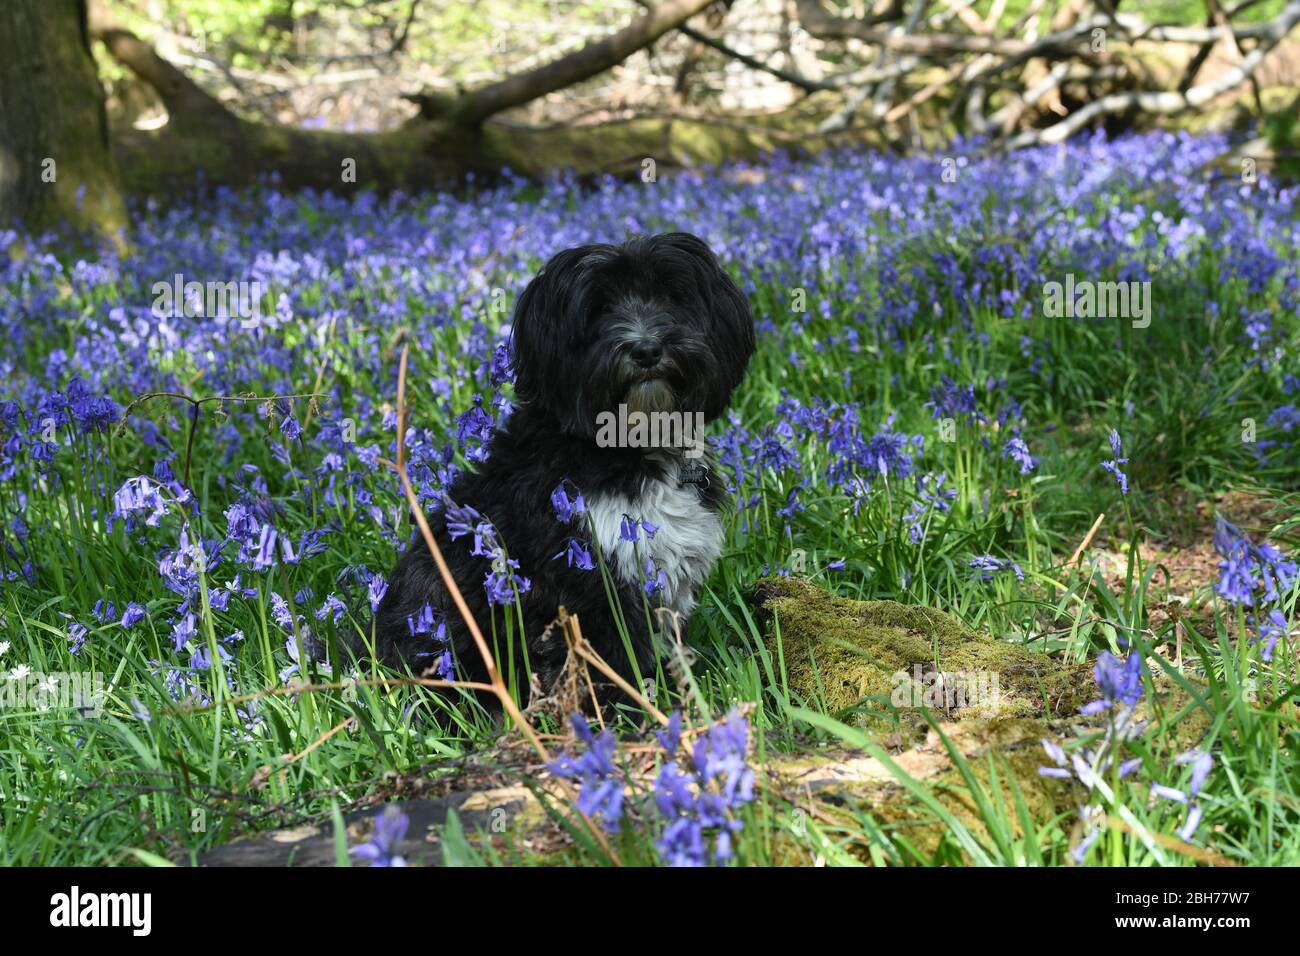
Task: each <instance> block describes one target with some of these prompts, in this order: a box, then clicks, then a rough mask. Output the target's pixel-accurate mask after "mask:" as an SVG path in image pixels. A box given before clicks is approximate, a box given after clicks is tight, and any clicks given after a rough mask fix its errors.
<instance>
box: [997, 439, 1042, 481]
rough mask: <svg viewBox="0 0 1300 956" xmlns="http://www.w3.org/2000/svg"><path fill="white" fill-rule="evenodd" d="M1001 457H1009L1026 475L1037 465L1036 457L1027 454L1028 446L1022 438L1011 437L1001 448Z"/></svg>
mask: <svg viewBox="0 0 1300 956" xmlns="http://www.w3.org/2000/svg"><path fill="white" fill-rule="evenodd" d="M1002 457H1003V458H1004V459H1005V458H1010V459H1012V460H1013V461H1015V462H1016V464H1018V465H1019V466H1020V473H1021V474H1022V475H1027V474H1029V473H1030V472H1031V471H1033V470H1034V468H1036V467H1037V466H1038V459H1037V458H1035V457H1034V456H1033V455H1031V454H1029V446H1028V445H1026V444H1025V443H1024V441H1023V440H1022V439H1019V438H1012V439H1010V440H1008V441H1007V443H1006V445H1005V446H1003V448H1002Z"/></svg>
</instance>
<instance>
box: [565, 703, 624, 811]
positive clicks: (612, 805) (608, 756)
mask: <svg viewBox="0 0 1300 956" xmlns="http://www.w3.org/2000/svg"><path fill="white" fill-rule="evenodd" d="M570 722H571V723H572V725H573V730H574V733H576V734H577V735H578V740H579V741H580V742H581V743H582V744H583V745H584V746H585V748H586V750H585V751H584V752H583V753H581V754H579V755H578V756H577V757H570V756H569V755H568V754H567V753H566V754H562V755H561V756H560V757H559V758H558V759H557V760H554V761H552V762H551V763H549V764H547V767H548V768H549V769H550V771H551V772H552V773H554V774H555V775H556V776H557V777H563V778H564V779H566V780H573V781H576V782H577V783H578V784H579V787H580V789H579V792H578V802H577V806H578V809H579V810H581V811H582V812H583V813H585V814H586V815H587V816H589V817H591V818H592V819H593V820H597V821H599V822H600V824H601V826H602V827H604V828H605V829H606V830H608V831H610V832H611V833H612V832H614V831H615V830H617V829H618V828H619V823H620V822H621V821H622V819H623V777H622V774H621V773H620V771H619V768H618V766H617V765H616V764H615V763H614V756H615V753H616V752H617V750H618V741H617V740H616V739H615V738H614V735H613V734H612V733H611V732H610V731H609V730H604V731H601V734H600V736H599V737H597V736H595V734H593V733H592V731H591V726H590V725H589V724H588V723H587V721H586V719H585V718H584V717H583V716H582V715H581V714H574V715H573V716H572V717H571V718H570Z"/></svg>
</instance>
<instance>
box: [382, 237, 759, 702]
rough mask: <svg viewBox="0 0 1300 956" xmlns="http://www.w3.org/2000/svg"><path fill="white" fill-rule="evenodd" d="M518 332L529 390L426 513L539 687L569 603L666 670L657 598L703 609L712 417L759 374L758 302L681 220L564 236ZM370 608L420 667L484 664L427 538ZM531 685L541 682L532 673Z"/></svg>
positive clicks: (517, 348) (624, 652) (618, 654)
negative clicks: (586, 237) (481, 453)
mask: <svg viewBox="0 0 1300 956" xmlns="http://www.w3.org/2000/svg"><path fill="white" fill-rule="evenodd" d="M512 337H513V338H512V341H513V364H514V368H515V375H516V379H515V391H516V398H517V407H516V408H515V410H514V411H513V413H512V414H511V415H510V417H509V418H508V419H507V421H506V422H505V423H504V425H503V426H502V427H501V429H500V430H499V431H498V432H496V433H495V434H494V435H493V437H492V438H491V439H490V440H489V442H488V445H487V448H486V451H487V459H486V461H485V462H484V464H483V465H482V466H481V467H480V469H479V470H478V471H477V472H463V473H461V475H460V476H459V477H458V478H457V479H456V480H455V481H454V482H453V484H452V486H451V487H450V488H449V489H448V490H447V494H446V496H445V498H444V506H443V508H441V509H440V510H438V511H436V512H434V513H432V514H430V515H429V525H430V528H431V529H432V530H433V533H434V535H435V536H436V538H437V541H438V545H439V547H440V548H441V549H442V553H443V554H444V555H445V557H446V560H447V563H448V566H449V568H450V570H451V573H452V576H453V577H454V578H455V580H456V583H457V585H458V586H459V588H460V590H461V592H462V593H463V594H464V596H465V600H466V602H467V603H468V605H469V607H470V610H471V611H472V613H473V614H474V617H475V619H476V621H477V623H478V625H479V627H480V629H481V630H482V632H483V634H484V635H485V637H486V638H487V640H488V642H489V643H490V644H492V643H494V641H495V648H496V653H497V655H498V661H499V664H500V666H501V668H502V669H503V671H504V670H507V669H509V668H511V667H513V669H514V673H515V674H516V675H522V674H523V673H524V670H523V669H522V667H521V665H523V664H524V663H525V661H526V664H527V667H528V669H529V670H531V672H532V673H533V674H534V675H535V676H536V677H537V678H538V680H539V681H540V685H541V687H542V688H543V689H549V688H550V687H551V686H552V684H553V682H554V680H555V678H556V677H557V675H558V674H559V671H560V669H561V668H562V666H563V664H564V660H565V657H566V653H567V651H566V646H565V642H564V639H563V638H562V637H561V636H560V635H559V633H558V631H557V632H556V633H554V635H553V636H550V637H548V638H546V639H543V632H544V631H545V630H546V628H547V625H548V624H550V623H551V622H552V621H553V620H554V619H555V616H556V609H557V608H558V607H559V606H560V605H563V606H564V607H566V608H567V609H568V610H569V612H570V613H572V614H576V615H577V616H578V618H579V622H580V624H581V626H582V630H583V634H584V636H585V637H586V638H587V639H588V640H589V641H590V642H591V643H592V645H593V646H594V647H595V649H596V650H597V652H598V653H600V654H601V656H602V657H604V658H605V659H606V660H607V661H609V662H610V663H611V664H612V665H613V666H615V668H616V669H618V670H619V672H620V673H621V674H622V675H623V676H625V677H627V678H628V679H629V680H632V679H633V676H634V674H635V673H636V672H637V671H639V673H640V675H641V676H642V677H649V676H653V675H654V673H655V663H656V652H655V643H656V637H655V636H656V634H657V633H658V628H659V627H660V622H658V621H656V620H655V618H656V617H658V615H657V614H656V613H655V610H654V609H655V608H656V607H667V608H671V609H672V610H674V611H677V612H679V613H680V615H681V617H682V618H683V619H684V618H686V617H688V616H689V615H690V613H691V610H692V609H693V608H694V606H695V596H696V593H697V591H698V589H699V587H700V586H701V584H702V583H703V581H704V580H705V578H706V577H707V576H708V574H709V572H710V570H711V568H712V566H713V564H714V562H715V561H716V560H717V558H718V556H719V554H720V552H721V549H722V538H723V528H722V522H721V520H720V518H719V514H718V513H719V510H720V509H721V507H722V506H723V504H724V503H725V497H726V496H725V494H724V491H723V489H722V482H721V481H720V480H719V479H718V478H717V477H716V476H715V475H714V474H713V472H712V471H711V468H710V465H709V463H708V458H707V455H704V454H702V451H703V448H704V445H703V442H704V438H703V435H701V434H699V433H698V427H699V426H702V425H703V423H704V422H707V421H712V420H713V419H715V418H717V417H718V416H719V415H721V414H722V413H723V411H724V410H725V409H726V407H727V404H728V402H729V401H730V398H731V394H732V391H733V390H734V389H735V388H736V386H737V385H739V384H740V381H741V379H742V378H743V376H744V374H745V367H746V365H747V364H748V362H749V358H750V355H751V354H752V353H753V350H754V328H753V319H752V317H751V315H750V310H749V304H748V303H747V301H746V300H745V297H744V295H743V294H742V293H741V291H740V289H739V288H737V286H736V284H735V283H734V282H733V281H732V280H731V279H730V278H729V277H728V276H727V275H726V274H725V273H724V272H723V271H722V269H721V268H720V267H719V265H718V261H717V259H716V258H715V257H714V255H713V253H712V251H711V250H710V249H709V247H708V246H707V245H706V244H705V243H704V242H702V241H701V240H699V239H697V238H696V237H694V236H692V235H689V234H687V233H681V232H678V233H668V234H665V235H660V236H653V237H649V238H638V239H633V240H631V241H629V242H627V243H625V244H623V245H622V246H613V245H587V246H580V247H578V248H575V249H568V250H566V251H564V252H561V253H559V254H558V255H556V256H555V257H554V258H552V259H551V260H550V261H549V262H548V263H547V264H546V266H545V268H544V269H543V270H542V271H541V272H540V273H539V274H538V275H537V276H536V277H535V278H534V279H533V280H532V281H531V282H530V283H529V284H528V287H527V289H525V290H524V293H523V296H522V297H521V298H520V299H519V302H518V305H517V307H516V309H515V314H514V319H513V331H512ZM647 420H649V421H651V422H657V423H658V425H659V427H658V428H657V429H656V430H657V431H658V433H659V434H658V438H659V440H658V441H657V443H654V442H655V436H654V432H653V431H651V430H650V429H643V430H642V431H641V432H640V433H638V432H637V430H636V423H637V422H641V423H644V422H646V421H647ZM620 423H622V424H625V425H626V426H627V427H626V428H625V429H624V430H623V432H622V433H620V432H619V427H618V426H619V424H620ZM665 432H666V433H667V440H663V439H664V438H665ZM584 505H585V510H584ZM469 509H472V510H469ZM565 519H567V520H565ZM484 522H488V523H490V526H485V525H484ZM503 547H504V550H503ZM588 556H589V557H588ZM602 564H603V565H604V567H605V568H607V570H608V575H609V577H610V580H611V582H612V585H613V592H614V595H615V597H616V599H617V602H618V605H619V607H618V608H617V615H618V617H621V619H622V622H623V630H622V631H620V629H619V627H618V625H617V623H616V611H615V608H614V607H613V606H612V602H611V601H610V600H609V596H608V594H607V591H606V586H605V578H604V576H603V575H602V572H601V565H602ZM587 567H589V568H590V569H587V570H584V568H587ZM485 578H488V579H489V580H488V582H487V586H485ZM521 578H526V579H527V582H528V583H524V582H523V581H521ZM491 592H496V594H495V596H494V595H493V594H492V593H491ZM516 596H517V597H518V600H519V606H520V608H521V609H522V617H523V633H524V635H525V638H524V640H523V641H522V642H521V640H520V638H519V625H518V618H517V612H516V611H515V608H514V598H515V597H516ZM430 612H432V613H430ZM507 618H509V619H510V621H509V626H510V627H511V628H512V629H513V632H512V633H513V637H512V640H511V641H510V642H509V644H510V645H512V646H510V647H507V643H508V642H507V640H506V633H507V630H506V629H507ZM374 623H375V637H376V648H375V650H376V652H377V656H378V657H379V659H380V660H382V661H384V662H385V663H388V664H390V665H394V666H400V665H401V664H403V663H404V664H406V665H408V666H410V667H411V669H412V671H414V672H415V673H420V672H422V671H425V670H427V669H429V668H430V667H437V664H438V662H439V661H441V663H442V667H441V668H440V669H441V670H443V672H444V673H446V672H447V671H448V670H449V668H448V667H447V665H448V664H451V663H454V670H455V674H456V676H457V677H458V678H459V679H461V680H483V679H485V676H486V672H485V668H484V665H483V663H482V660H481V657H480V655H479V653H478V651H477V649H476V648H475V646H474V642H473V639H472V637H471V636H470V633H469V631H468V629H467V628H466V627H465V625H464V622H463V621H462V620H461V618H460V615H459V614H458V613H457V611H456V609H455V606H454V605H453V604H452V602H451V600H450V598H449V596H448V593H447V590H446V588H445V587H444V586H443V581H442V578H441V576H440V575H439V573H438V569H437V566H436V565H435V564H434V562H433V559H432V557H431V556H430V555H429V553H428V550H427V549H426V547H425V546H424V543H423V542H422V541H421V540H419V539H418V538H416V539H415V540H414V541H413V543H412V544H411V545H410V547H409V548H408V549H407V551H406V553H405V554H404V555H403V556H402V558H401V559H400V560H399V561H398V563H397V567H396V568H395V569H394V570H393V573H392V574H391V575H390V577H389V581H388V589H387V591H386V592H385V594H384V597H383V599H382V601H381V602H380V604H379V606H378V609H377V611H376V614H375V619H374ZM681 623H684V620H683V621H682V622H681ZM494 633H495V635H496V637H495V639H494V637H493V634H494ZM624 634H626V635H627V637H628V638H629V639H630V640H629V641H628V642H626V643H625V640H624V636H623V635H624ZM629 645H630V646H629ZM448 651H449V652H450V657H448ZM629 651H630V653H629ZM525 654H526V658H525V656H524V655H525ZM634 664H635V667H634V666H633V665H634ZM517 685H518V687H519V688H520V690H521V691H522V692H523V693H524V694H526V693H527V685H528V681H527V679H526V678H523V679H519V680H518V681H517Z"/></svg>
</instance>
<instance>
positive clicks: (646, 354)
mask: <svg viewBox="0 0 1300 956" xmlns="http://www.w3.org/2000/svg"><path fill="white" fill-rule="evenodd" d="M663 357H664V347H663V346H662V345H660V344H659V343H658V342H656V341H654V340H653V339H642V340H641V341H640V342H638V343H637V344H636V345H634V346H632V361H633V362H636V364H637V365H640V366H641V367H642V368H654V367H655V366H656V365H658V364H659V360H660V359H661V358H663Z"/></svg>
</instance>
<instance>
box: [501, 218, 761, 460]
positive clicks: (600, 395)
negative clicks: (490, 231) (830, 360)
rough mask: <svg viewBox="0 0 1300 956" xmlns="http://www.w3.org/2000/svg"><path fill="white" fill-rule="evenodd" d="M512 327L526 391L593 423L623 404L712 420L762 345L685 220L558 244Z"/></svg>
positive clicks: (534, 400)
mask: <svg viewBox="0 0 1300 956" xmlns="http://www.w3.org/2000/svg"><path fill="white" fill-rule="evenodd" d="M512 336H513V349H514V365H515V392H516V394H517V396H518V398H519V400H520V401H521V402H528V403H531V404H534V405H537V406H541V407H543V408H545V409H547V410H549V411H550V412H552V413H553V414H554V415H555V416H556V417H557V418H558V419H559V421H560V423H561V426H562V427H563V428H564V429H565V430H566V431H568V432H570V433H573V434H583V435H594V434H595V431H596V422H597V416H598V415H599V414H600V413H601V412H611V411H614V410H616V409H617V408H618V406H619V405H626V406H627V408H628V410H629V411H643V412H659V411H663V412H681V413H686V414H692V415H693V414H695V413H702V414H703V415H704V420H705V421H711V420H712V419H714V418H717V417H718V416H719V415H721V414H722V412H723V411H724V410H725V409H726V407H727V403H728V402H729V401H730V400H731V393H732V391H733V390H734V389H735V388H736V386H737V385H739V384H740V380H741V379H742V378H743V377H744V374H745V366H746V365H747V364H748V363H749V357H750V355H751V354H752V353H753V351H754V322H753V318H752V316H751V315H750V311H749V303H748V302H747V301H746V300H745V296H744V295H743V294H742V293H741V291H740V289H739V288H737V286H736V284H735V282H733V281H732V280H731V278H730V277H729V276H728V275H727V274H726V273H724V272H723V271H722V269H721V268H720V267H719V265H718V260H717V258H716V257H715V256H714V255H713V252H712V251H711V250H710V249H709V247H708V246H707V245H705V244H704V243H703V242H702V241H700V240H699V239H697V238H696V237H695V236H692V235H690V234H688V233H684V232H672V233H665V234H663V235H660V236H652V237H648V238H642V239H633V240H630V241H628V242H626V243H624V244H623V245H621V246H613V245H587V246H578V247H577V248H574V249H567V250H565V251H564V252H561V253H559V254H558V255H556V256H555V257H553V258H552V259H551V260H550V262H548V263H547V264H546V266H545V268H544V269H543V270H542V271H541V272H540V273H538V275H537V276H536V278H534V279H533V280H532V282H530V283H529V284H528V288H527V289H525V290H524V294H523V295H522V296H521V297H520V299H519V304H518V306H517V307H516V309H515V315H514V324H513V331H512Z"/></svg>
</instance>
